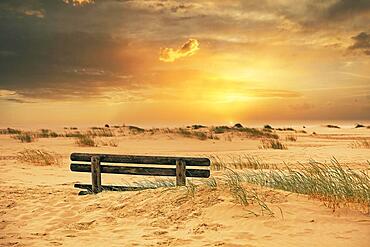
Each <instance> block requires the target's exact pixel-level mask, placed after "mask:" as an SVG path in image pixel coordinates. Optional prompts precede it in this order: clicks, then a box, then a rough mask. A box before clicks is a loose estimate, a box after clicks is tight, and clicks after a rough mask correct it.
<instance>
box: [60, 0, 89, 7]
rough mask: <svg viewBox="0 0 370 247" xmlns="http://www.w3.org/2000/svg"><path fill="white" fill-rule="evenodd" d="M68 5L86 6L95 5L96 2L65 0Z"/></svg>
mask: <svg viewBox="0 0 370 247" xmlns="http://www.w3.org/2000/svg"><path fill="white" fill-rule="evenodd" d="M63 2H65V3H66V4H72V5H73V6H78V5H85V4H90V3H94V2H95V0H63Z"/></svg>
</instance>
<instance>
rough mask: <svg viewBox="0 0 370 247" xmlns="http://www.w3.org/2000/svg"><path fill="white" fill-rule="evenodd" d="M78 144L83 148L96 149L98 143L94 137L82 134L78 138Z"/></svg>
mask: <svg viewBox="0 0 370 247" xmlns="http://www.w3.org/2000/svg"><path fill="white" fill-rule="evenodd" d="M76 144H77V145H78V146H81V147H96V146H97V145H96V143H95V140H94V137H93V136H90V135H87V134H84V135H83V134H81V135H78V136H77V137H76Z"/></svg>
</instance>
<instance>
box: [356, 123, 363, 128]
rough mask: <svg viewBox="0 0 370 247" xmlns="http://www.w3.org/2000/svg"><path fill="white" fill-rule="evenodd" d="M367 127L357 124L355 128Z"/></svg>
mask: <svg viewBox="0 0 370 247" xmlns="http://www.w3.org/2000/svg"><path fill="white" fill-rule="evenodd" d="M364 127H365V125H362V124H356V126H355V128H364Z"/></svg>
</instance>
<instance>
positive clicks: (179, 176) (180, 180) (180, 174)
mask: <svg viewBox="0 0 370 247" xmlns="http://www.w3.org/2000/svg"><path fill="white" fill-rule="evenodd" d="M185 185H186V163H185V161H183V160H176V186H185Z"/></svg>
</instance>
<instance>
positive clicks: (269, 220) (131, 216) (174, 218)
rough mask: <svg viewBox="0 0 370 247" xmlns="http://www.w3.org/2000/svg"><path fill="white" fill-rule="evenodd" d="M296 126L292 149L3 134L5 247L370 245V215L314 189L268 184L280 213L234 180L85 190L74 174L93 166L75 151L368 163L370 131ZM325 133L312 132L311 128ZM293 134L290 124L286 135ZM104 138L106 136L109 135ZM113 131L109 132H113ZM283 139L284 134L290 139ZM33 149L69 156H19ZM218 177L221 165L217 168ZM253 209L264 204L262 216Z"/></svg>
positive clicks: (176, 139)
mask: <svg viewBox="0 0 370 247" xmlns="http://www.w3.org/2000/svg"><path fill="white" fill-rule="evenodd" d="M305 130H306V131H307V134H302V133H297V134H296V135H297V137H298V140H297V142H284V143H286V144H287V145H288V149H287V150H272V149H259V148H258V146H259V145H260V141H259V140H258V139H248V138H244V137H242V138H241V137H237V136H236V137H233V138H232V141H229V140H228V138H220V140H204V141H202V140H198V139H194V138H185V137H181V136H177V135H171V134H155V135H145V134H142V135H126V136H122V137H114V138H115V139H116V140H117V141H118V143H119V145H118V147H102V146H100V147H79V146H77V145H76V144H75V142H74V139H73V138H65V137H58V138H40V139H37V140H36V141H35V142H32V143H20V142H19V141H17V140H15V139H13V138H10V136H9V135H0V174H1V175H0V184H1V185H0V196H1V201H0V246H271V247H273V246H346V247H348V246H369V245H370V216H369V215H368V214H366V213H364V212H361V211H359V210H357V209H356V208H351V207H342V208H339V209H336V210H335V211H334V212H333V209H332V208H328V207H326V206H325V203H324V202H322V201H318V200H315V199H312V198H308V197H307V196H305V195H298V194H294V193H289V192H285V191H278V190H271V189H268V188H258V187H255V186H251V189H256V190H258V191H259V193H260V194H261V195H263V196H264V197H265V198H266V201H267V202H268V203H269V206H270V208H271V209H272V210H273V212H274V213H275V214H274V217H272V216H269V215H267V214H264V215H262V214H260V213H259V211H258V210H259V209H258V207H257V206H256V205H251V206H249V207H247V208H246V207H243V206H242V205H240V204H237V203H236V202H235V200H234V199H233V198H232V196H230V194H229V193H228V191H227V190H226V189H225V188H222V187H220V188H217V189H216V190H212V189H211V188H208V187H206V186H201V187H199V189H198V190H197V191H196V192H195V194H194V196H192V195H190V194H189V191H188V190H187V189H186V188H171V189H168V188H160V189H155V190H145V191H139V192H103V193H100V194H98V195H87V196H78V195H77V194H78V190H77V189H74V188H73V184H74V183H75V182H84V183H88V182H90V176H89V174H81V173H73V172H70V170H69V158H68V157H69V155H70V153H71V152H96V153H100V152H101V153H116V154H153V155H189V156H198V155H201V156H210V155H218V156H221V157H225V159H226V158H227V157H229V156H230V155H252V156H254V157H257V158H258V159H260V160H262V161H263V162H266V163H271V164H277V165H282V164H283V162H286V163H288V164H289V163H294V162H296V161H300V162H307V160H308V159H310V158H314V159H315V160H317V161H321V162H324V161H329V160H330V159H331V158H332V156H335V157H336V159H338V161H340V163H341V164H345V165H348V166H350V167H351V168H353V169H359V168H361V169H368V168H369V164H368V163H367V160H370V149H365V148H352V147H351V143H353V141H354V140H356V139H364V138H367V139H369V138H370V129H366V128H360V129H354V128H346V129H329V128H325V127H322V126H313V127H309V128H306V129H305ZM314 131H315V132H316V133H317V135H315V136H313V135H311V133H312V132H314ZM285 134H287V133H286V132H281V133H279V135H281V136H282V137H283V136H284V135H285ZM103 139H104V138H103ZM105 139H109V138H105ZM282 139H283V138H282ZM25 148H36V149H44V150H48V151H52V152H55V153H57V154H60V155H61V162H60V164H59V165H52V166H36V165H32V164H29V163H25V162H20V161H18V160H16V159H15V155H16V154H17V152H19V151H22V150H24V149H25ZM211 173H212V175H213V176H215V177H216V178H218V177H222V176H223V174H222V172H220V171H212V172H211ZM143 179H146V178H145V177H140V176H135V177H134V176H125V175H110V176H109V175H103V183H106V184H110V183H114V184H124V183H127V182H134V181H140V180H143ZM250 211H253V212H257V213H258V214H259V216H255V215H253V214H252V213H251V212H250Z"/></svg>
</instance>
